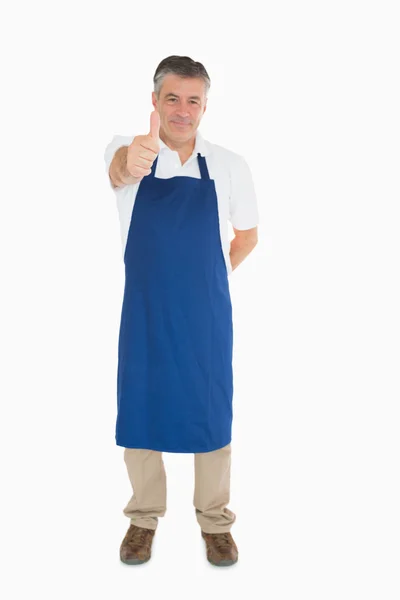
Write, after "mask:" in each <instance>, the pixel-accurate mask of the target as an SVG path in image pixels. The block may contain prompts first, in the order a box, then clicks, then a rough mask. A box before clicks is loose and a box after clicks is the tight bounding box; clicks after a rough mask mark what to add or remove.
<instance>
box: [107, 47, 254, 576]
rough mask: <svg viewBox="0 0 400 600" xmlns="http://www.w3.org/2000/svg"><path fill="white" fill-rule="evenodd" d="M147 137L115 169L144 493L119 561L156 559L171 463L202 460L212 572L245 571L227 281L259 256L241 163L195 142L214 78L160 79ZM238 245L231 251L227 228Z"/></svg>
mask: <svg viewBox="0 0 400 600" xmlns="http://www.w3.org/2000/svg"><path fill="white" fill-rule="evenodd" d="M153 81H154V92H153V93H152V104H153V107H154V111H153V112H152V113H151V116H150V132H149V133H148V134H147V135H138V136H135V137H133V138H132V137H122V136H115V137H114V138H113V140H112V141H111V143H110V144H109V145H108V146H107V149H106V152H105V161H106V167H107V172H108V173H109V177H110V184H111V187H112V189H113V190H114V191H115V193H116V196H117V203H118V210H119V217H120V223H121V233H122V242H123V252H124V263H125V290H124V299H123V304H122V314H121V325H120V332H119V343H118V377H117V397H118V415H117V423H116V443H117V445H119V446H122V447H124V448H125V451H124V460H125V463H126V466H127V470H128V475H129V478H130V482H131V484H132V489H133V491H134V494H133V496H132V497H131V499H130V501H129V502H128V504H127V506H126V507H125V509H124V514H125V515H126V516H127V517H129V518H130V527H129V529H128V531H127V533H126V535H125V537H124V539H123V541H122V544H121V547H120V558H121V560H122V561H123V562H124V563H127V564H141V563H143V562H146V561H147V560H149V558H150V557H151V545H152V540H153V536H154V533H155V530H156V527H157V524H158V517H161V516H163V515H164V514H165V511H166V474H165V469H164V463H163V459H162V452H189V453H193V454H194V466H195V490H194V500H193V503H194V506H195V514H196V517H197V520H198V523H199V525H200V527H201V533H202V536H203V538H204V540H205V542H206V550H207V558H208V560H209V562H211V563H212V564H214V565H217V566H228V565H232V564H234V563H235V562H236V561H237V560H238V549H237V546H236V544H235V542H234V540H233V538H232V535H231V533H230V529H231V526H232V524H233V523H234V521H235V519H236V516H235V514H234V513H233V512H232V511H231V510H230V509H229V508H227V504H228V502H229V493H230V490H229V487H230V468H231V428H232V396H233V376H232V342H233V327H232V306H231V298H230V293H229V283H228V276H229V275H230V274H231V272H232V271H233V270H234V269H235V268H236V267H237V266H238V265H239V264H240V263H241V262H242V261H243V260H244V258H245V257H246V256H247V255H248V254H249V253H250V252H251V250H252V249H253V248H254V247H255V245H256V243H257V224H258V220H259V219H258V210H257V202H256V196H255V192H254V186H253V182H252V177H251V173H250V170H249V168H248V166H247V163H246V162H245V160H244V159H243V158H242V157H241V156H239V155H238V154H235V153H234V152H232V151H230V150H227V149H225V148H223V147H221V146H218V145H216V144H211V143H210V142H208V141H206V140H205V139H204V138H203V137H202V136H201V134H200V132H199V131H198V127H199V124H200V122H201V119H202V117H203V114H204V112H205V110H206V107H207V94H208V90H209V87H210V79H209V76H208V74H207V72H206V70H205V68H204V66H203V65H202V64H201V63H198V62H194V61H193V60H192V59H190V58H189V57H186V56H183V57H182V56H170V57H168V58H166V59H164V60H163V61H162V62H161V63H160V64H159V65H158V67H157V69H156V72H155V74H154V78H153ZM228 220H229V221H230V222H231V223H232V226H233V229H234V234H235V237H234V238H233V239H232V241H231V242H230V243H229V239H228V234H227V221H228Z"/></svg>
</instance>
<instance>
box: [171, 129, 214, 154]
mask: <svg viewBox="0 0 400 600" xmlns="http://www.w3.org/2000/svg"><path fill="white" fill-rule="evenodd" d="M165 148H167V149H168V150H171V148H169V146H167V145H166V144H164V142H163V141H162V139H161V138H160V151H161V150H164V149H165ZM198 152H199V153H200V154H201V155H202V156H208V154H209V153H210V150H209V148H208V144H207V142H206V140H205V139H204V138H203V136H202V135H201V133H200V131H199V130H198V129H197V131H196V141H195V144H194V150H193V154H192V156H193V155H194V156H197V153H198Z"/></svg>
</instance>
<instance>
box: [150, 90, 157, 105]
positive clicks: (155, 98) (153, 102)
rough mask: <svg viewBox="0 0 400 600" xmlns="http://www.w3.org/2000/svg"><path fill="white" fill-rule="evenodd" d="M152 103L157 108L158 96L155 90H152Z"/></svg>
mask: <svg viewBox="0 0 400 600" xmlns="http://www.w3.org/2000/svg"><path fill="white" fill-rule="evenodd" d="M151 103H152V105H153V106H154V108H157V96H156V93H155V92H151Z"/></svg>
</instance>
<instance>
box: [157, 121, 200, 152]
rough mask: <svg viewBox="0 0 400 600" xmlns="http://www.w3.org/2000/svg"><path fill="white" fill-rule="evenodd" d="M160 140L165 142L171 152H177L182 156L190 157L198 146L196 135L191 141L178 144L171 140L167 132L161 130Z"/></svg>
mask: <svg viewBox="0 0 400 600" xmlns="http://www.w3.org/2000/svg"><path fill="white" fill-rule="evenodd" d="M159 136H160V139H161V140H162V141H163V142H164V144H165V145H166V146H168V148H171V150H176V151H177V152H179V154H180V155H181V154H182V155H188V156H190V155H191V154H192V152H193V150H194V147H195V144H196V135H194V136H193V137H191V138H190V139H189V140H184V141H182V142H176V141H174V140H171V139H170V138H169V137H168V136H167V135H166V134H165V131H164V130H163V129H162V128H161V129H160V133H159Z"/></svg>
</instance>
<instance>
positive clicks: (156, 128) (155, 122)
mask: <svg viewBox="0 0 400 600" xmlns="http://www.w3.org/2000/svg"><path fill="white" fill-rule="evenodd" d="M150 135H151V137H152V138H153V139H154V140H155V141H156V142H158V141H159V137H160V113H159V112H158V111H157V110H153V112H152V113H151V115H150Z"/></svg>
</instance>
